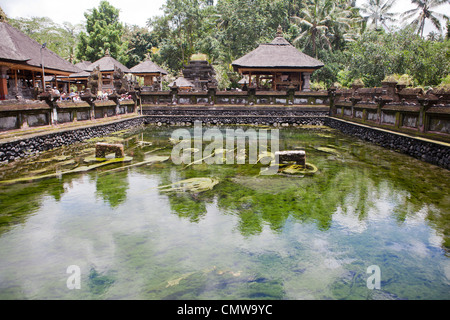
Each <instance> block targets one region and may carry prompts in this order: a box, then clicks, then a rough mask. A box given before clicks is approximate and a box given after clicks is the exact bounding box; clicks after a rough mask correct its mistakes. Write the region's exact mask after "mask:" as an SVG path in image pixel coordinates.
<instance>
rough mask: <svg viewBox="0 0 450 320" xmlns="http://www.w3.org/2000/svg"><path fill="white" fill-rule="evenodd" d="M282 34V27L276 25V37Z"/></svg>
mask: <svg viewBox="0 0 450 320" xmlns="http://www.w3.org/2000/svg"><path fill="white" fill-rule="evenodd" d="M282 36H283V28H282V27H281V25H279V26H278V29H277V37H282Z"/></svg>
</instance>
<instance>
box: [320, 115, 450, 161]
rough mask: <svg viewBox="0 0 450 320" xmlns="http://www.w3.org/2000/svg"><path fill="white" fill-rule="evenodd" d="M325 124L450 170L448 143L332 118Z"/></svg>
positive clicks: (449, 148)
mask: <svg viewBox="0 0 450 320" xmlns="http://www.w3.org/2000/svg"><path fill="white" fill-rule="evenodd" d="M325 124H326V125H327V126H329V127H331V128H334V129H338V130H339V131H341V132H342V133H344V134H347V135H350V136H354V137H357V138H359V139H362V140H364V141H368V142H370V143H373V144H376V145H379V146H382V147H384V148H387V149H391V150H395V151H397V152H400V153H403V154H407V155H409V156H411V157H414V158H417V159H419V160H422V161H425V162H428V163H431V164H435V165H437V166H439V167H442V168H446V169H450V145H449V144H448V143H445V142H439V141H431V140H428V139H422V138H419V137H417V138H415V137H412V136H408V135H404V134H401V133H395V132H391V131H388V130H384V129H381V128H375V127H369V126H366V125H361V124H358V123H353V122H350V121H344V120H340V119H336V118H331V117H329V118H327V119H326V121H325Z"/></svg>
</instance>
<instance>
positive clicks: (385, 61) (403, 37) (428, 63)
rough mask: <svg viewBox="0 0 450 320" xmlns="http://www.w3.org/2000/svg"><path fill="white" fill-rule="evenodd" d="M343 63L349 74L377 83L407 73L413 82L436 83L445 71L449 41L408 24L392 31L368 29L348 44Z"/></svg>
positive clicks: (449, 58) (449, 56)
mask: <svg viewBox="0 0 450 320" xmlns="http://www.w3.org/2000/svg"><path fill="white" fill-rule="evenodd" d="M347 50H348V51H349V53H350V54H349V56H348V57H349V59H348V60H347V61H346V62H345V65H346V66H347V67H348V68H349V70H350V77H351V78H354V79H355V78H363V79H364V82H365V84H366V85H367V86H369V87H374V86H380V85H381V82H382V81H383V79H384V78H385V77H386V76H387V75H392V74H408V75H410V76H411V77H412V78H413V79H415V81H416V85H424V86H426V85H431V86H434V85H438V84H439V83H440V81H441V78H442V77H444V76H445V75H446V74H448V73H449V68H450V41H448V40H446V41H443V42H438V41H429V40H425V39H423V38H421V37H420V36H418V35H416V34H415V33H414V31H413V29H411V28H405V29H402V30H399V31H395V32H390V33H386V32H376V31H369V32H366V33H364V34H363V35H362V37H361V39H360V40H358V41H355V42H353V43H350V44H349V45H348V49H347Z"/></svg>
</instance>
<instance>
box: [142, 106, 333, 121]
mask: <svg viewBox="0 0 450 320" xmlns="http://www.w3.org/2000/svg"><path fill="white" fill-rule="evenodd" d="M329 110H330V108H329V107H328V106H325V105H318V106H301V107H294V106H292V107H285V106H274V107H270V106H266V107H263V106H257V107H255V106H242V107H237V106H208V107H206V106H202V107H199V106H184V107H182V106H159V107H158V106H151V107H149V106H147V107H144V108H143V115H144V116H145V117H146V122H147V123H155V124H169V125H176V124H183V123H184V124H188V123H193V122H194V121H202V122H203V123H205V124H214V125H215V124H217V125H226V124H255V125H271V126H287V125H324V123H325V119H326V118H327V117H328V114H329Z"/></svg>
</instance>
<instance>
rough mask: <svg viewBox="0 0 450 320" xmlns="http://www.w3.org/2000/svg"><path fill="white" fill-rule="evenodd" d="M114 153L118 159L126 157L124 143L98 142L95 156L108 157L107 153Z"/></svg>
mask: <svg viewBox="0 0 450 320" xmlns="http://www.w3.org/2000/svg"><path fill="white" fill-rule="evenodd" d="M110 153H114V154H115V156H116V158H117V159H121V158H125V151H124V148H123V144H111V143H102V142H100V143H97V144H96V146H95V157H96V158H102V159H103V158H106V155H107V154H110Z"/></svg>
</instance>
